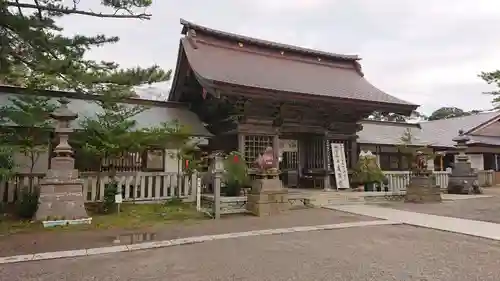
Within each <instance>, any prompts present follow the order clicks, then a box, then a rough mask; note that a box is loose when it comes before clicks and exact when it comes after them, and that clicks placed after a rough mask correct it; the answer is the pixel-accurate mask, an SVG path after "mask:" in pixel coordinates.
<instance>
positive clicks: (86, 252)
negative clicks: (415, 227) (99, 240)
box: [0, 220, 399, 272]
mask: <svg viewBox="0 0 500 281" xmlns="http://www.w3.org/2000/svg"><path fill="white" fill-rule="evenodd" d="M394 224H399V223H397V222H391V221H382V220H373V221H360V222H346V223H338V224H326V225H314V226H299V227H290V228H275V229H263V230H254V231H245V232H235V233H224V234H217V235H204V236H196V237H188V238H180V239H173V240H163V241H155V242H146V243H138V244H132V245H120V246H111V247H101V248H89V249H78V250H72V251H58V252H47V253H32V254H27V255H17V256H11V257H1V258H0V264H6V263H17V262H26V261H40V260H50V259H59V258H74V257H82V256H94V255H102V254H111V253H120V252H129V251H137V250H147V249H157V248H165V247H171V246H180V245H188V244H196V243H202V242H207V241H214V240H223V239H231V238H240V237H251V236H262V235H276V234H286V233H298V232H310V231H319V230H332V229H343V228H351V227H362V226H376V225H394ZM0 272H1V270H0Z"/></svg>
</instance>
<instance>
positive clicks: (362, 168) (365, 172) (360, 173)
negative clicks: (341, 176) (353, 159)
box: [351, 156, 385, 185]
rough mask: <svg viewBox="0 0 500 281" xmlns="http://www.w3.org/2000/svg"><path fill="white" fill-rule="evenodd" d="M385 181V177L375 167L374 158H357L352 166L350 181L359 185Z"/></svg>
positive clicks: (376, 166) (378, 168)
mask: <svg viewBox="0 0 500 281" xmlns="http://www.w3.org/2000/svg"><path fill="white" fill-rule="evenodd" d="M384 180H385V175H384V173H382V170H381V169H380V167H379V166H378V165H377V159H376V158H375V156H371V157H361V156H360V157H359V160H358V162H357V163H356V165H355V166H354V169H353V173H352V178H351V181H352V182H353V183H356V184H359V185H365V184H372V183H381V182H383V181H384Z"/></svg>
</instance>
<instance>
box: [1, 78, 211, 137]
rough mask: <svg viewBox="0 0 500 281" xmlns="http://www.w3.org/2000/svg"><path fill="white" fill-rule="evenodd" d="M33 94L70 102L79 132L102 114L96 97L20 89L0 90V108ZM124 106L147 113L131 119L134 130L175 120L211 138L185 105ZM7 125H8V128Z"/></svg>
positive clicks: (138, 101) (136, 101) (148, 103)
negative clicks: (142, 108) (141, 108)
mask: <svg viewBox="0 0 500 281" xmlns="http://www.w3.org/2000/svg"><path fill="white" fill-rule="evenodd" d="M29 94H36V95H40V96H47V97H53V102H54V103H55V104H57V103H58V102H57V100H58V99H59V98H61V97H66V98H68V99H69V101H70V103H69V104H68V108H69V109H70V110H71V111H73V112H75V113H77V114H78V119H77V120H75V121H73V122H72V124H71V125H72V127H73V128H75V129H79V128H81V127H80V122H81V121H82V120H83V119H84V118H87V117H93V116H95V115H96V114H97V113H99V112H102V109H101V107H100V106H99V105H98V104H97V103H95V101H96V100H98V99H99V96H97V95H85V94H79V93H73V92H61V91H47V90H40V91H38V90H36V91H27V90H26V89H23V88H18V87H10V86H0V105H8V104H10V103H11V101H10V98H11V97H16V96H22V95H29ZM124 103H125V104H130V105H131V106H133V105H134V104H142V105H145V106H146V107H147V109H146V110H145V111H143V112H141V113H139V114H137V115H136V116H134V117H132V118H133V119H134V120H135V121H136V122H137V128H139V129H140V128H148V127H154V126H160V125H161V123H162V122H169V121H175V120H177V121H178V122H179V124H180V125H183V126H185V127H186V128H187V129H188V130H189V132H190V133H191V134H192V135H193V136H199V137H211V136H212V134H211V133H210V132H209V131H208V130H207V129H206V128H205V126H203V123H202V122H201V121H200V119H199V118H198V116H196V114H195V113H194V112H192V111H190V110H189V109H188V107H187V106H186V105H185V104H182V103H175V102H161V101H151V100H143V99H138V98H131V99H127V100H126V101H124ZM7 125H9V124H7Z"/></svg>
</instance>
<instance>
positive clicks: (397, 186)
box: [383, 170, 494, 192]
mask: <svg viewBox="0 0 500 281" xmlns="http://www.w3.org/2000/svg"><path fill="white" fill-rule="evenodd" d="M383 173H384V174H385V176H386V177H387V180H388V188H389V191H392V192H399V191H405V190H406V187H407V186H408V184H409V183H410V172H408V171H384V172H383ZM433 173H434V176H435V177H436V184H437V185H439V186H440V187H441V189H446V188H447V187H448V177H449V175H450V172H448V171H434V172H433ZM478 182H479V185H480V186H482V187H489V186H493V183H494V172H493V170H485V171H478Z"/></svg>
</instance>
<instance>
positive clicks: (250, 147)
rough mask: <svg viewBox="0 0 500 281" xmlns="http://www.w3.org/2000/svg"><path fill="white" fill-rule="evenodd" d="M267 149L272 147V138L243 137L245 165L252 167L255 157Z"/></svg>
mask: <svg viewBox="0 0 500 281" xmlns="http://www.w3.org/2000/svg"><path fill="white" fill-rule="evenodd" d="M268 147H273V137H272V136H245V160H246V162H247V165H249V166H250V167H251V166H253V163H255V160H256V159H257V157H259V155H260V154H262V153H263V152H264V151H265V150H266V148H268Z"/></svg>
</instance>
